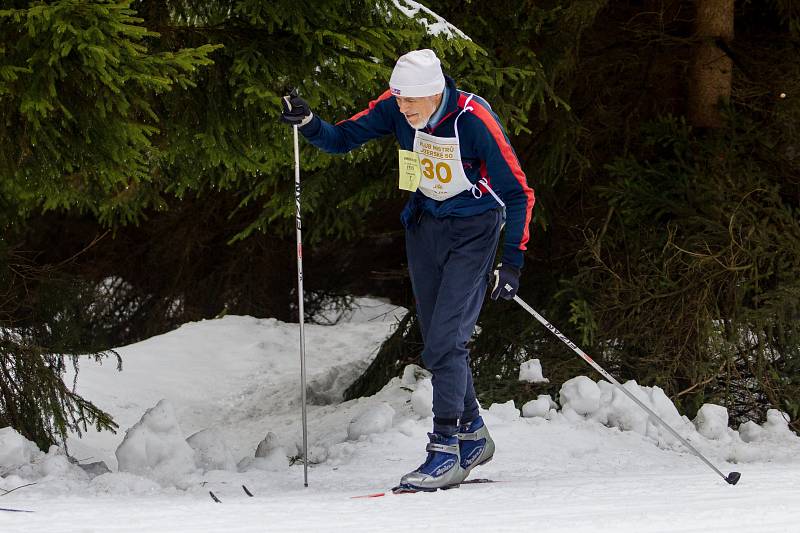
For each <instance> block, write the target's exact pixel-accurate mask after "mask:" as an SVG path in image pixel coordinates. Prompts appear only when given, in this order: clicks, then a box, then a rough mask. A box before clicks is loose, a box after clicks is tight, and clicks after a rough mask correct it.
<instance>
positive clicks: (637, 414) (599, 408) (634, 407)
mask: <svg viewBox="0 0 800 533" xmlns="http://www.w3.org/2000/svg"><path fill="white" fill-rule="evenodd" d="M622 387H623V388H624V389H625V390H626V391H628V392H629V393H630V394H631V395H633V396H634V397H635V398H636V399H637V400H639V401H640V402H641V403H642V404H644V405H646V406H647V407H648V408H650V410H652V411H653V412H654V413H655V414H656V415H658V416H659V417H660V418H661V419H662V420H663V421H664V422H666V423H667V424H669V425H670V426H671V427H672V428H673V429H675V431H677V432H678V433H679V434H683V436H684V437H685V436H687V435H689V434H692V433H695V428H694V426H693V425H692V424H691V422H689V420H688V419H687V418H685V417H681V415H680V414H679V413H678V410H677V408H676V407H675V404H673V403H672V400H670V399H669V398H668V397H667V395H666V394H665V393H664V391H663V390H662V389H661V388H659V387H641V386H639V384H637V383H636V381H634V380H630V381H627V382H625V383H624V384H622ZM559 398H560V400H561V404H562V410H561V414H563V415H564V416H565V417H566V418H567V419H568V420H570V421H574V422H577V421H579V420H580V419H581V418H583V419H587V420H592V421H595V422H599V423H601V424H604V425H606V426H609V427H616V428H619V429H621V430H623V431H633V432H636V433H639V434H640V435H644V436H646V437H650V438H652V439H653V440H655V441H656V442H658V443H659V446H664V447H671V446H674V445H676V444H677V442H678V441H677V439H676V438H675V437H674V436H673V435H672V434H671V433H670V432H669V431H668V430H667V429H665V428H663V427H662V426H661V425H660V424H659V423H658V422H657V421H656V420H655V419H652V418H651V417H650V415H649V414H648V413H647V412H646V411H645V410H644V409H642V408H641V407H640V406H639V405H638V404H636V403H635V402H634V401H633V400H632V399H631V398H630V397H628V395H627V394H625V393H624V392H623V391H621V390H620V389H618V388H617V387H616V386H615V385H612V384H611V383H609V382H607V381H599V382H594V381H593V380H591V379H590V378H588V377H586V376H577V377H575V378H572V379H570V380H568V381H565V382H564V384H563V385H562V387H561V391H560V393H559Z"/></svg>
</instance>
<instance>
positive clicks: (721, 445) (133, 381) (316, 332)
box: [0, 299, 800, 533]
mask: <svg viewBox="0 0 800 533" xmlns="http://www.w3.org/2000/svg"><path fill="white" fill-rule="evenodd" d="M359 303H360V304H361V308H360V310H359V311H358V312H356V313H354V314H352V315H351V316H350V317H348V320H346V321H344V322H341V323H339V324H337V325H333V326H317V325H309V326H307V331H306V347H307V349H306V352H307V367H308V380H309V395H308V397H309V402H310V403H311V405H309V407H308V428H309V448H310V450H309V455H310V457H311V460H312V461H313V462H314V464H312V465H311V466H310V468H309V470H308V471H309V486H308V487H304V486H303V467H302V465H300V464H294V465H291V464H290V462H291V458H292V457H294V456H297V455H298V453H299V449H300V443H301V442H302V434H301V424H300V419H301V410H300V389H299V374H300V372H299V366H300V363H299V346H298V345H299V340H298V339H299V335H298V327H297V324H285V323H282V322H278V321H276V320H273V319H256V318H251V317H237V316H229V317H225V318H222V319H219V320H209V321H203V322H198V323H192V324H186V325H184V326H183V327H181V328H179V329H177V330H176V331H173V332H171V333H168V334H165V335H161V336H159V337H155V338H152V339H149V340H147V341H144V342H141V343H138V344H134V345H131V346H126V347H124V348H120V349H119V352H120V354H121V356H122V358H123V371H122V372H117V371H116V369H115V365H114V364H112V362H111V361H108V362H107V363H106V364H104V365H98V364H95V363H91V362H85V363H84V364H83V365H82V367H81V371H80V374H79V376H78V392H79V393H81V394H82V395H84V396H85V397H86V398H88V399H90V400H92V401H93V402H95V403H96V404H97V405H99V406H100V407H102V408H103V409H105V410H107V411H108V412H110V413H111V414H112V415H113V416H114V417H115V419H116V421H117V422H118V423H119V424H120V431H119V432H118V433H117V434H111V433H107V432H106V433H96V432H93V431H90V432H88V433H87V434H85V435H84V436H83V437H82V438H71V439H70V441H69V442H68V446H69V453H70V455H72V456H73V457H75V458H77V459H79V460H80V463H81V464H82V465H88V464H90V463H96V462H101V461H102V462H103V463H104V464H105V465H107V467H108V470H110V471H108V472H107V471H106V470H105V469H103V468H102V467H101V466H99V465H95V466H94V467H92V469H90V470H91V472H87V471H85V470H84V468H81V467H79V466H77V465H75V464H72V463H70V462H69V461H68V460H67V458H66V456H65V455H64V454H63V452H62V451H61V450H58V449H55V448H54V449H52V450H51V451H50V452H49V453H47V454H44V453H42V452H39V451H38V450H36V448H35V446H33V445H31V444H30V443H28V442H27V441H24V440H23V439H22V438H21V437H19V435H18V434H16V433H15V432H13V431H12V430H11V429H10V428H4V429H0V508H6V509H8V508H11V509H23V510H30V511H34V512H33V513H15V512H6V511H2V512H0V532H3V533H5V532H16V531H20V532H22V531H24V532H31V533H33V532H41V531H48V532H49V531H82V532H83V531H96V532H109V531H148V532H151V531H165V532H182V531H187V532H188V531H192V532H195V531H209V532H211V531H213V532H228V531H365V532H374V531H407V530H409V529H425V530H429V531H447V530H469V531H480V532H483V531H526V532H527V531H535V532H551V531H552V532H556V531H558V532H560V531H565V532H566V531H569V532H581V531H613V532H655V531H659V532H690V531H697V532H700V531H703V532H707V531H726V532H729V531H741V532H778V531H785V532H797V531H800V438H798V437H796V436H795V435H794V434H792V433H791V432H790V431H789V430H788V428H787V426H786V420H785V419H784V418H783V416H782V415H781V413H779V412H777V411H773V412H771V413H770V419H769V420H768V421H767V422H766V423H764V424H762V425H756V424H753V423H751V424H747V425H745V427H742V428H740V430H739V431H734V430H730V429H728V428H727V425H726V419H727V413H725V411H724V409H720V408H718V407H717V406H713V405H708V406H705V407H704V409H703V410H702V411H701V414H700V415H699V416H698V418H697V419H696V420H694V421H690V420H688V419H687V418H685V417H682V416H681V415H680V414H679V413H678V412H677V411H676V410H675V407H674V405H673V404H672V403H671V402H670V401H669V399H668V398H666V396H664V394H663V392H661V391H660V389H657V388H655V389H653V388H648V387H639V386H638V385H636V384H635V383H633V382H629V383H627V384H626V387H628V388H629V390H631V391H632V392H633V393H634V394H636V395H637V397H639V398H640V399H642V400H643V401H645V402H646V403H648V405H649V406H651V408H652V409H654V410H655V411H656V412H657V413H658V414H659V415H660V416H662V417H663V418H664V419H665V420H667V422H669V423H670V424H671V425H672V426H673V427H675V428H676V429H677V430H678V431H679V433H681V435H683V436H684V437H686V438H688V439H689V440H690V442H691V443H692V444H693V445H694V446H696V447H697V448H698V449H699V450H700V451H701V452H702V453H704V454H705V455H706V456H707V457H708V458H709V459H710V460H711V461H712V463H714V464H715V465H716V466H717V467H718V468H720V470H722V471H723V472H724V473H725V474H727V473H728V472H731V471H734V470H735V471H738V472H741V473H742V478H741V481H740V482H739V483H738V485H736V486H731V485H728V484H727V483H725V481H724V480H723V479H722V478H721V477H719V476H718V475H717V474H715V473H714V472H713V471H712V470H711V469H709V468H708V467H707V466H706V465H704V464H703V463H702V462H701V461H700V460H698V459H697V458H696V457H695V456H693V455H692V454H690V453H688V452H687V451H686V450H685V449H684V448H683V447H682V445H681V444H680V443H678V442H676V441H675V439H674V438H673V437H672V436H670V435H669V434H668V433H666V432H664V431H663V430H660V429H659V428H658V426H657V425H655V424H653V422H652V421H649V420H648V418H647V416H646V415H645V414H643V412H642V411H641V410H640V409H639V408H638V407H636V406H635V404H633V403H632V402H631V401H630V400H629V399H627V397H625V396H624V395H622V394H620V393H619V391H616V390H614V389H613V387H611V386H610V385H609V384H607V383H605V382H602V381H600V382H598V381H595V380H594V379H590V378H588V377H586V376H578V377H576V378H574V379H573V380H570V381H569V382H567V383H565V384H563V386H562V388H561V394H560V395H559V397H558V398H549V397H547V396H542V397H539V398H532V399H531V400H532V401H531V402H529V403H528V404H526V405H525V406H514V405H513V404H510V403H507V404H496V405H493V406H485V407H486V409H485V410H484V411H483V413H482V414H483V416H484V419H485V420H486V423H487V425H488V427H489V428H490V430H491V432H492V435H493V437H494V439H495V441H496V443H497V453H496V455H495V458H494V460H493V461H492V462H491V463H488V464H487V465H484V466H482V467H480V468H479V469H477V470H476V471H475V472H474V473H473V476H472V477H481V478H491V479H493V480H496V481H498V483H494V484H490V485H487V484H484V485H464V486H462V487H460V488H458V489H453V490H449V491H439V492H437V493H432V494H410V495H392V494H388V495H387V496H385V497H380V498H353V497H354V496H360V495H366V494H371V493H376V492H386V491H387V490H388V489H389V488H391V487H392V486H393V485H395V484H396V483H397V481H398V480H399V478H400V476H401V475H402V474H404V473H405V472H407V471H409V470H411V469H413V468H414V467H416V466H417V465H418V464H419V463H421V462H422V460H423V459H424V445H425V442H426V440H427V439H426V436H425V433H426V432H427V431H429V430H430V426H431V419H430V403H431V399H430V394H431V389H430V380H429V379H428V378H427V375H426V373H425V372H424V371H422V370H421V369H418V368H415V367H408V368H407V369H406V372H405V374H404V376H403V377H402V378H396V379H394V380H392V381H390V382H389V383H388V384H387V385H386V386H385V387H384V389H383V390H382V391H381V392H379V393H378V394H376V395H375V396H372V397H369V398H360V399H358V400H353V401H349V402H342V401H341V395H342V391H343V390H344V389H345V388H346V386H347V385H349V384H350V383H351V382H352V381H353V380H354V379H355V377H356V376H358V375H359V374H360V372H361V371H362V370H363V369H364V368H365V367H366V365H367V364H368V363H369V361H370V360H371V358H372V357H374V355H375V353H376V352H377V349H378V347H379V346H380V343H381V342H382V340H383V339H384V338H386V336H387V335H389V334H390V332H391V331H392V328H393V327H394V326H395V324H396V322H397V317H399V316H401V315H402V313H403V312H404V310H402V309H397V308H393V307H392V306H388V305H386V304H382V303H380V302H378V301H375V300H368V299H362V300H360V301H359ZM509 305H511V304H509ZM546 374H547V361H546V360H544V361H536V360H533V361H531V362H528V363H527V364H526V365H524V366H523V367H522V368H521V371H520V379H525V380H528V381H544V380H545V379H546V377H545V376H546ZM587 375H591V374H590V373H589V369H587ZM594 377H595V376H593V375H592V378H594ZM67 379H68V380H69V381H70V382H71V380H72V376H67ZM521 412H522V413H524V414H525V416H524V417H522V416H520V414H521ZM187 438H188V440H187ZM104 472H105V473H104ZM29 483H35V484H34V485H30V486H24V485H27V484H29ZM242 485H246V486H247V488H248V489H249V490H250V491H252V493H253V494H254V497H249V496H247V495H246V494H245V493H244V491H243V490H242V488H241V486H242ZM17 487H22V488H19V489H17V490H13V489H15V488H17ZM12 490H13V492H7V491H12ZM209 491H213V493H214V494H215V495H216V496H217V497H218V498H219V499H220V500H221V501H222V503H215V502H214V501H213V500H212V499H211V497H210V496H209Z"/></svg>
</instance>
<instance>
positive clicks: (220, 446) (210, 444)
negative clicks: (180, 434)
mask: <svg viewBox="0 0 800 533" xmlns="http://www.w3.org/2000/svg"><path fill="white" fill-rule="evenodd" d="M186 443H187V444H188V445H189V446H191V448H192V449H193V450H194V457H195V464H196V465H197V466H198V467H200V468H202V469H203V470H204V471H206V472H208V471H209V470H236V461H234V459H233V455H232V454H231V452H230V450H229V449H228V446H227V445H226V444H225V442H224V441H223V440H222V435H220V433H219V431H217V430H216V429H203V430H201V431H198V432H197V433H195V434H194V435H192V436H191V437H189V438H188V439H186Z"/></svg>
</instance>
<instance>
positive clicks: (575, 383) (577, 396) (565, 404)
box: [558, 376, 601, 415]
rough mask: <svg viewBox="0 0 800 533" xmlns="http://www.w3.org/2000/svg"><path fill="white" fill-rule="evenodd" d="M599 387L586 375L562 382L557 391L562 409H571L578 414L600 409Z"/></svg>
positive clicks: (587, 413)
mask: <svg viewBox="0 0 800 533" xmlns="http://www.w3.org/2000/svg"><path fill="white" fill-rule="evenodd" d="M600 394H601V393H600V387H598V386H597V383H595V382H594V381H592V380H591V379H589V378H588V377H586V376H577V377H574V378H572V379H570V380H567V381H565V382H564V384H563V385H561V390H560V391H559V393H558V396H559V399H560V401H561V407H562V408H563V409H572V410H573V411H575V412H576V413H578V414H579V415H592V414H594V413H595V412H597V410H598V409H600Z"/></svg>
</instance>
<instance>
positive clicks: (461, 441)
mask: <svg viewBox="0 0 800 533" xmlns="http://www.w3.org/2000/svg"><path fill="white" fill-rule="evenodd" d="M457 437H458V447H459V453H460V456H461V470H463V472H464V478H463V479H462V480H461V481H463V480H464V479H466V478H467V476H468V475H469V473H470V472H471V471H472V469H473V468H475V467H476V466H480V465H482V464H486V463H488V462H489V461H491V460H492V457H493V456H494V441H493V440H492V437H491V435H489V430H488V429H487V428H486V425H485V424H484V423H483V419H482V418H481V417H478V418H476V419H475V420H473V421H472V422H470V423H469V424H463V425H462V426H461V428H459V431H458V435H457Z"/></svg>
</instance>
